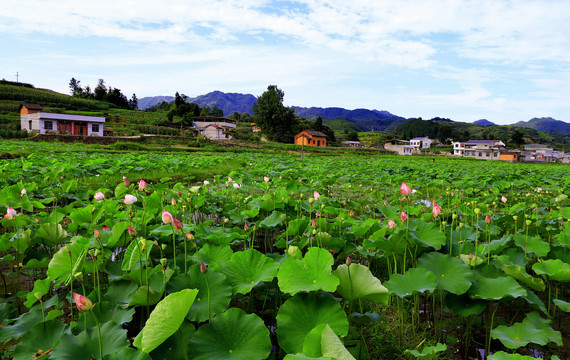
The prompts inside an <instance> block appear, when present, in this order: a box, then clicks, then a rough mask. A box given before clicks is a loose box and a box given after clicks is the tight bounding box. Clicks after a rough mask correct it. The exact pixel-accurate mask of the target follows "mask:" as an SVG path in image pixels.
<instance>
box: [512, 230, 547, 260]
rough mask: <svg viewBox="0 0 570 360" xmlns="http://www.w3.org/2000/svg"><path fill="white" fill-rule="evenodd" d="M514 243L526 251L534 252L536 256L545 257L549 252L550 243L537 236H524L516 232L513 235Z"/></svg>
mask: <svg viewBox="0 0 570 360" xmlns="http://www.w3.org/2000/svg"><path fill="white" fill-rule="evenodd" d="M514 239H515V245H517V246H518V247H520V248H521V249H522V250H525V251H526V252H527V253H531V254H535V255H536V256H537V257H539V258H541V257H545V256H546V255H548V253H549V252H550V245H549V244H548V243H547V242H546V241H543V240H542V239H541V238H540V237H538V236H528V237H527V236H525V235H522V234H516V235H515V236H514Z"/></svg>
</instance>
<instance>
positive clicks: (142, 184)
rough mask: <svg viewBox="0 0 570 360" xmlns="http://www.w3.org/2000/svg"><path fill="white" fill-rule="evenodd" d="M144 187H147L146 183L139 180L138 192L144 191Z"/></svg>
mask: <svg viewBox="0 0 570 360" xmlns="http://www.w3.org/2000/svg"><path fill="white" fill-rule="evenodd" d="M146 187H147V183H146V181H144V180H143V179H141V180H140V181H139V190H140V191H143V190H144V189H146Z"/></svg>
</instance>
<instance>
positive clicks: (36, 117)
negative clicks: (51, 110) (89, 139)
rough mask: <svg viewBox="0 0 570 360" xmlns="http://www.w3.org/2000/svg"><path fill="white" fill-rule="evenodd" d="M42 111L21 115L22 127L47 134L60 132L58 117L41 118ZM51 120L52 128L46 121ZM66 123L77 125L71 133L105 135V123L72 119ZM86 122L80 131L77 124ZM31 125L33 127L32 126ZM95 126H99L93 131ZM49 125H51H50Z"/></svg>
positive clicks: (29, 130)
mask: <svg viewBox="0 0 570 360" xmlns="http://www.w3.org/2000/svg"><path fill="white" fill-rule="evenodd" d="M23 109H25V107H22V110H23ZM41 115H42V113H41V112H32V113H27V114H22V115H20V127H21V129H22V130H26V131H28V132H36V133H39V134H45V133H46V132H47V133H50V132H54V133H56V132H59V130H60V127H59V121H60V120H58V119H42V118H41ZM50 122H51V129H49V128H46V125H47V124H46V123H48V124H49V123H50ZM65 122H66V123H68V124H71V123H74V124H75V126H74V127H73V132H72V131H71V128H70V130H69V134H70V135H84V136H85V135H86V136H92V135H94V136H103V128H104V126H103V125H104V123H99V122H97V123H95V122H94V123H91V122H88V121H72V120H65ZM79 123H80V124H84V126H85V130H84V132H83V133H79V130H78V127H77V124H79ZM30 125H31V127H30ZM93 126H95V128H97V127H98V128H99V129H98V130H97V129H96V130H97V131H93ZM48 127H49V125H48Z"/></svg>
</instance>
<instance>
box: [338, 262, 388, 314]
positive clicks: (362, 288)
mask: <svg viewBox="0 0 570 360" xmlns="http://www.w3.org/2000/svg"><path fill="white" fill-rule="evenodd" d="M333 275H334V276H336V277H337V278H338V279H339V280H340V284H339V285H338V288H337V289H336V291H338V293H339V294H340V295H341V296H342V297H343V299H345V300H360V299H368V300H370V301H373V302H377V303H383V304H387V303H388V289H386V288H385V287H384V286H383V285H382V283H381V282H380V280H379V279H378V278H376V277H375V276H374V275H372V273H371V272H370V269H369V268H368V267H366V266H364V265H359V264H350V265H346V264H342V265H340V266H339V267H337V268H336V270H335V271H333Z"/></svg>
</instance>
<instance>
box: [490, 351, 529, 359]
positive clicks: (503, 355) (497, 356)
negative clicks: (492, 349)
mask: <svg viewBox="0 0 570 360" xmlns="http://www.w3.org/2000/svg"><path fill="white" fill-rule="evenodd" d="M487 359H488V360H536V358H535V357H532V356H528V355H521V354H507V353H506V352H504V351H498V352H496V353H494V354H492V355H489V357H488V358H487Z"/></svg>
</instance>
